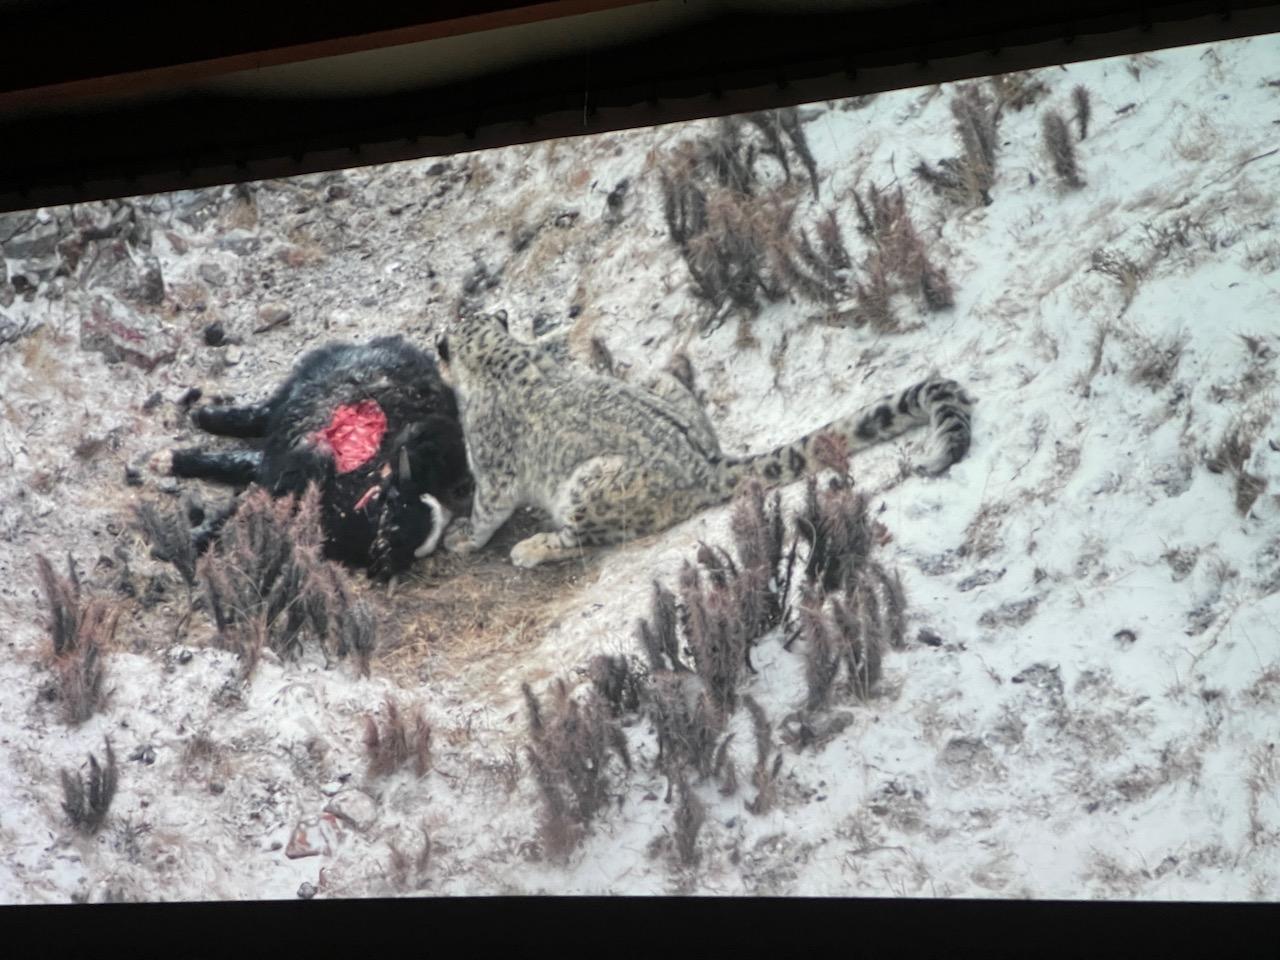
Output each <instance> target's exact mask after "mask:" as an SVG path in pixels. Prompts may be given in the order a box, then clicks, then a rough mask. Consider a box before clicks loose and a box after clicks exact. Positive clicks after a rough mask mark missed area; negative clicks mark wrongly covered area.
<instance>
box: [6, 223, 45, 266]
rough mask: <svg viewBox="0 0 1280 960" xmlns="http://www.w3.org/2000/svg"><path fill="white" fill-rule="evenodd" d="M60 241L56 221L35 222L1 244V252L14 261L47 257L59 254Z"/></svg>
mask: <svg viewBox="0 0 1280 960" xmlns="http://www.w3.org/2000/svg"><path fill="white" fill-rule="evenodd" d="M58 239H59V230H58V223H57V221H56V220H51V221H49V222H48V223H40V222H39V221H35V222H33V223H32V224H31V225H30V226H28V227H27V228H26V229H25V230H22V231H21V232H19V233H17V234H15V235H14V236H12V237H10V238H9V239H8V240H5V241H3V242H0V250H3V251H4V255H5V256H6V257H10V258H12V259H14V260H26V259H28V258H33V257H47V256H50V255H51V254H53V253H55V252H57V248H58Z"/></svg>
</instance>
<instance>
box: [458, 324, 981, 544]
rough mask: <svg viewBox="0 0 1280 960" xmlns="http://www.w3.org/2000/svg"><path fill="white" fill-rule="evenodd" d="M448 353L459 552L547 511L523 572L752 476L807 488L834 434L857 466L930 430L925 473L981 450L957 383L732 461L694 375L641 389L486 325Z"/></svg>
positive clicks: (682, 512) (684, 372)
mask: <svg viewBox="0 0 1280 960" xmlns="http://www.w3.org/2000/svg"><path fill="white" fill-rule="evenodd" d="M437 352H438V353H439V356H440V361H441V364H440V370H441V375H442V376H443V377H444V378H445V381H446V382H447V383H449V384H451V385H452V386H453V388H454V391H455V393H456V395H457V397H458V407H459V414H460V416H461V419H462V425H463V433H464V436H465V438H466V447H467V459H468V463H469V465H470V467H471V472H472V474H473V476H474V478H475V499H474V502H473V504H472V514H471V520H470V521H469V522H468V521H459V522H457V523H455V525H454V527H452V528H451V529H450V531H449V532H448V533H447V534H446V536H445V547H446V549H451V550H456V551H461V552H466V551H469V550H474V549H477V548H479V547H482V546H484V544H485V543H487V542H488V541H489V538H490V537H492V536H493V534H494V532H495V531H496V530H497V529H498V528H499V527H500V526H501V525H502V524H503V523H504V522H505V521H506V520H507V518H508V517H509V516H511V514H512V512H514V511H515V509H516V508H517V507H519V506H522V505H531V506H535V507H539V508H541V509H543V510H545V511H546V512H547V513H549V514H550V515H551V518H552V523H553V524H554V529H553V530H551V531H550V532H547V533H539V534H536V535H534V536H532V537H530V538H528V539H526V540H523V541H521V542H520V543H518V544H516V545H515V547H514V548H513V549H512V551H511V560H512V562H513V563H515V564H516V565H518V566H535V565H537V564H539V563H542V562H544V561H548V560H557V559H565V558H569V557H574V556H578V555H580V554H581V552H582V550H583V548H584V547H587V546H591V545H596V544H608V543H617V542H619V541H622V540H626V539H629V538H631V537H636V536H643V535H645V534H649V533H653V532H655V531H658V530H662V529H664V528H666V527H669V526H671V525H672V524H675V523H678V522H680V521H681V520H684V519H686V518H688V517H690V516H692V515H693V514H695V513H697V512H698V511H699V510H702V509H704V508H706V507H709V506H712V505H714V504H717V503H722V502H724V501H725V500H728V499H729V498H730V497H732V496H733V493H734V491H735V489H737V488H738V487H739V486H740V485H741V484H742V483H743V481H744V480H746V479H748V478H750V477H759V478H760V479H762V480H764V481H765V482H767V483H769V484H782V483H787V482H789V481H792V480H795V479H797V478H799V477H801V476H803V475H804V474H805V473H807V472H810V471H812V470H813V469H814V468H815V467H816V462H817V460H816V456H815V445H816V444H818V443H819V442H820V437H821V436H822V435H824V434H830V433H835V434H838V435H839V436H840V437H842V438H843V440H844V442H845V444H846V445H847V448H848V450H849V452H850V453H853V452H855V451H857V450H860V449H863V448H865V447H868V446H871V445H873V444H876V443H881V442H883V441H885V440H888V439H889V438H891V437H895V436H897V435H898V434H901V433H903V432H905V431H907V430H910V429H911V428H913V427H916V426H921V425H924V424H930V425H931V426H932V428H933V439H934V443H933V449H932V451H931V456H930V457H929V458H928V459H927V460H926V461H925V462H924V464H923V465H921V466H920V467H919V468H918V469H919V472H921V473H925V474H937V473H941V472H943V471H944V470H946V469H947V468H948V467H950V466H951V464H953V463H954V462H956V461H957V460H959V459H960V458H961V457H963V456H964V455H965V453H966V452H967V451H968V449H969V440H970V432H969V411H970V407H971V405H972V400H971V399H970V398H969V397H968V395H967V394H966V393H965V392H964V390H963V389H961V388H960V386H958V385H957V384H956V383H955V382H954V381H951V380H936V379H935V380H925V381H923V382H921V383H918V384H916V385H915V386H913V387H911V388H909V389H907V390H904V391H902V392H901V393H898V394H893V395H889V396H885V397H883V398H881V399H880V400H878V401H877V402H875V403H873V404H871V405H870V406H868V407H866V408H864V409H862V410H860V411H858V412H857V413H855V414H853V415H852V416H849V417H844V418H842V419H839V420H836V421H834V422H832V423H830V424H828V425H826V426H825V427H823V428H821V429H819V430H816V431H814V432H813V433H810V434H807V435H805V436H804V437H801V438H800V439H799V440H796V441H795V442H793V443H789V444H786V445H784V446H781V447H778V448H777V449H775V450H771V451H769V452H768V453H763V454H758V455H755V456H748V457H729V456H725V455H724V454H723V453H722V452H721V450H720V443H719V440H718V439H717V437H716V433H715V430H714V428H713V427H712V426H711V423H710V422H709V421H708V419H707V416H706V413H705V411H703V410H702V408H701V406H700V405H699V404H698V403H697V401H696V400H695V399H694V396H693V394H692V392H691V389H690V386H691V384H690V382H689V371H688V369H687V362H686V366H685V367H684V368H683V369H680V368H674V369H673V370H671V371H669V372H665V373H664V374H662V375H661V376H660V377H659V378H658V379H657V380H656V381H654V382H653V383H651V384H649V385H647V387H645V388H641V387H637V386H635V385H632V384H628V383H625V382H623V381H620V380H617V379H613V378H611V377H606V376H601V375H598V374H595V373H592V372H590V371H588V370H586V369H584V368H582V367H580V366H577V365H573V364H565V363H562V362H560V361H558V360H557V359H555V358H554V357H552V356H551V355H550V354H549V353H548V352H547V351H544V350H543V349H541V348H540V347H538V346H535V345H530V344H526V343H522V342H520V341H518V340H516V339H515V338H514V337H512V336H511V335H510V333H509V332H508V331H507V329H506V324H505V323H504V322H502V321H501V320H500V319H498V318H494V317H489V316H484V315H476V316H471V317H466V318H463V319H461V320H459V321H458V322H457V324H456V325H455V326H454V328H453V329H451V330H450V332H449V333H448V334H447V336H443V337H441V338H440V340H439V341H438V343H437Z"/></svg>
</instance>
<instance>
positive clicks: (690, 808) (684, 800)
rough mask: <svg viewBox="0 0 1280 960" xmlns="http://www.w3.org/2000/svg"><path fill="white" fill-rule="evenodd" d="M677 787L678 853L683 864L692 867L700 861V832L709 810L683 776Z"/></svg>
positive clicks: (676, 831) (676, 836) (676, 823)
mask: <svg viewBox="0 0 1280 960" xmlns="http://www.w3.org/2000/svg"><path fill="white" fill-rule="evenodd" d="M676 786H677V787H678V789H679V793H680V802H679V804H678V805H677V806H676V812H675V827H676V829H675V839H676V852H677V853H678V854H679V855H680V862H681V863H682V864H684V865H685V866H686V867H692V866H694V865H695V864H696V863H697V862H698V860H699V854H698V832H699V831H700V830H701V829H702V824H703V823H704V822H705V821H706V819H707V810H706V807H704V806H703V805H702V801H701V800H699V799H698V796H697V794H695V793H694V792H693V790H692V788H691V787H690V786H689V783H688V781H687V780H686V779H685V778H684V775H683V774H682V775H681V776H680V777H679V778H678V779H677V781H676Z"/></svg>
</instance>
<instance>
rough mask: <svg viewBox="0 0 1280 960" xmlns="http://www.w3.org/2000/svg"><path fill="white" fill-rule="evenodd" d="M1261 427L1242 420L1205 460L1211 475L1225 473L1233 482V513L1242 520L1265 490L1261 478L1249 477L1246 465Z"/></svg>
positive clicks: (1233, 425)
mask: <svg viewBox="0 0 1280 960" xmlns="http://www.w3.org/2000/svg"><path fill="white" fill-rule="evenodd" d="M1259 429H1260V424H1259V423H1258V422H1257V419H1256V418H1255V419H1253V420H1246V419H1241V420H1238V421H1237V422H1236V423H1234V424H1232V425H1231V427H1229V428H1228V429H1227V431H1226V432H1225V433H1224V434H1223V435H1222V438H1221V440H1219V441H1218V445H1217V447H1216V448H1215V449H1214V450H1213V451H1212V452H1211V453H1210V454H1209V455H1208V456H1207V457H1206V459H1205V466H1206V467H1207V468H1208V470H1209V472H1210V473H1227V474H1229V475H1230V476H1231V477H1232V479H1233V480H1234V487H1235V503H1236V512H1237V513H1239V514H1240V516H1242V517H1243V516H1245V515H1247V514H1248V513H1249V510H1250V508H1252V507H1253V504H1254V502H1255V501H1256V500H1257V499H1258V497H1259V496H1261V495H1262V492H1263V491H1264V490H1265V489H1266V488H1267V481H1266V480H1265V479H1264V478H1263V477H1259V476H1257V475H1256V474H1253V473H1250V472H1249V471H1248V469H1246V467H1245V464H1246V463H1247V462H1248V461H1249V458H1250V456H1251V455H1252V454H1253V447H1254V443H1255V442H1256V441H1257V440H1258V433H1259Z"/></svg>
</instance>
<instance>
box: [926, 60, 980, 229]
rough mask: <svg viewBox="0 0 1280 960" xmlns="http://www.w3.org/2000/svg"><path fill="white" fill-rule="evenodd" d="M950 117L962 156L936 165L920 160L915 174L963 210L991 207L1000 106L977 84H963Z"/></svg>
mask: <svg viewBox="0 0 1280 960" xmlns="http://www.w3.org/2000/svg"><path fill="white" fill-rule="evenodd" d="M997 95H998V94H997ZM951 114H952V116H953V117H955V129H956V138H957V139H958V140H959V141H960V148H961V155H960V156H959V157H948V158H946V159H944V160H941V161H939V162H938V164H937V165H936V166H931V165H930V164H928V163H926V162H924V161H921V162H920V163H918V164H916V166H915V168H914V169H913V171H912V172H913V173H915V174H916V176H918V177H919V178H920V179H921V180H923V181H924V182H925V183H927V184H928V185H929V186H930V187H932V188H933V190H934V191H935V192H936V193H938V194H939V195H940V196H942V197H944V198H946V199H948V200H950V201H951V202H953V203H956V204H958V205H960V206H963V207H975V206H978V205H979V204H983V205H989V204H990V203H991V202H992V201H991V187H992V186H993V185H994V184H995V171H996V148H997V146H998V144H999V138H998V136H997V129H998V127H999V123H1000V104H998V103H995V102H993V101H992V100H991V99H990V98H989V97H988V96H987V95H986V94H985V93H984V92H983V90H982V88H981V87H980V86H979V85H978V84H976V83H969V84H963V85H961V86H960V87H958V88H957V89H956V93H955V96H953V97H952V98H951Z"/></svg>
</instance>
